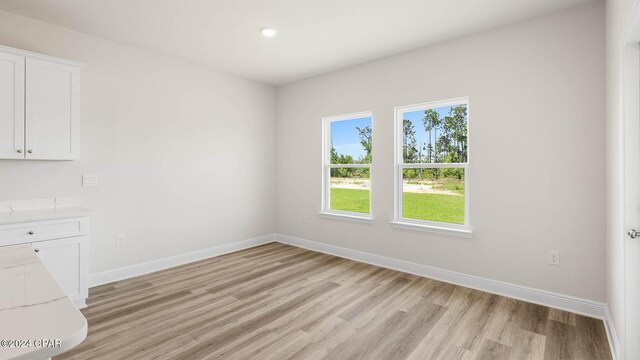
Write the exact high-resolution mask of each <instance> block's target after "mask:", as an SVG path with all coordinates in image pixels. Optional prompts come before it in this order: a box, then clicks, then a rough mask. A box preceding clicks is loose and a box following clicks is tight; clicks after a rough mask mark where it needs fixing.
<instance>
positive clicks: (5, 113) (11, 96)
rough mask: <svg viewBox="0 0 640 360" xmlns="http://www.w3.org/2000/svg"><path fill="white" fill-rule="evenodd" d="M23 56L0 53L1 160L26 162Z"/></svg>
mask: <svg viewBox="0 0 640 360" xmlns="http://www.w3.org/2000/svg"><path fill="white" fill-rule="evenodd" d="M24 63H25V58H24V56H18V55H13V54H5V53H1V52H0V158H1V159H24Z"/></svg>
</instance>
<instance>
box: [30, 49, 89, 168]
mask: <svg viewBox="0 0 640 360" xmlns="http://www.w3.org/2000/svg"><path fill="white" fill-rule="evenodd" d="M79 76H80V74H79V70H78V69H77V68H75V67H72V66H67V65H63V64H58V63H53V62H47V61H42V60H35V59H29V58H27V60H26V144H25V145H26V146H25V148H26V150H27V153H26V158H27V159H34V160H72V159H77V158H78V155H79V148H78V146H79V144H78V138H79V117H78V115H79V114H78V113H79V106H78V105H79V89H80V88H79V86H80V83H79Z"/></svg>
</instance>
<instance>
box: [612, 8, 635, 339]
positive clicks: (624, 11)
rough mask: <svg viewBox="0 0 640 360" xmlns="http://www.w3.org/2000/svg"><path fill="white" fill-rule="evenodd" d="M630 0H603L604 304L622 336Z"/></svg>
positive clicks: (619, 334)
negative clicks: (623, 73) (624, 94)
mask: <svg viewBox="0 0 640 360" xmlns="http://www.w3.org/2000/svg"><path fill="white" fill-rule="evenodd" d="M633 3H634V0H607V2H606V4H607V9H606V13H607V16H606V20H607V31H606V36H607V49H606V52H607V84H606V89H607V172H606V173H607V234H606V239H607V305H608V306H609V309H610V311H611V316H612V318H613V320H614V324H615V329H616V332H617V334H618V336H619V337H620V340H623V336H624V328H623V323H624V322H623V313H622V308H623V307H622V305H623V301H624V299H623V297H622V291H623V288H624V284H623V283H622V274H623V272H624V268H623V266H624V261H623V254H622V248H623V246H622V245H623V244H622V242H623V241H624V234H623V232H622V231H621V230H622V228H621V226H620V221H621V216H622V214H621V213H620V206H621V200H622V199H621V198H620V171H621V167H620V155H621V154H620V125H621V115H622V114H621V111H620V103H621V93H620V83H621V78H620V63H621V58H620V46H621V41H622V33H623V30H624V28H625V25H626V24H627V22H628V20H629V18H630V16H631V9H632V6H633Z"/></svg>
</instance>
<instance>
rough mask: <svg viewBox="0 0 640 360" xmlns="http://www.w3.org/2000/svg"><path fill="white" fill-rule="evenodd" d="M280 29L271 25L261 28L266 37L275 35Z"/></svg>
mask: <svg viewBox="0 0 640 360" xmlns="http://www.w3.org/2000/svg"><path fill="white" fill-rule="evenodd" d="M277 32H278V30H276V29H274V28H270V27H263V28H261V29H260V33H261V34H262V35H263V36H266V37H274V36H275V35H276V33H277Z"/></svg>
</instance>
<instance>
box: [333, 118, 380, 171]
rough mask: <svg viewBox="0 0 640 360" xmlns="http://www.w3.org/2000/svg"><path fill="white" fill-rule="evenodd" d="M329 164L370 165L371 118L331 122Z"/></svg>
mask: <svg viewBox="0 0 640 360" xmlns="http://www.w3.org/2000/svg"><path fill="white" fill-rule="evenodd" d="M331 163H332V164H371V117H363V118H360V119H351V120H341V121H332V122H331Z"/></svg>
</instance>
